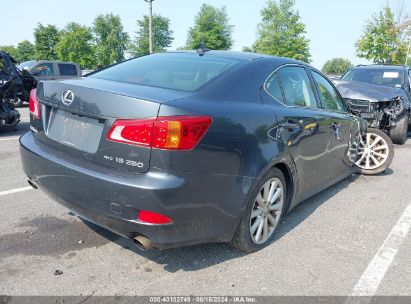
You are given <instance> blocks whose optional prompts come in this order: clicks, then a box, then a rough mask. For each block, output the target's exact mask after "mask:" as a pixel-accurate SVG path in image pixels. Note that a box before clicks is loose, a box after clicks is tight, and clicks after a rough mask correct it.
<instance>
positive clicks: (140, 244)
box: [133, 235, 153, 251]
mask: <svg viewBox="0 0 411 304" xmlns="http://www.w3.org/2000/svg"><path fill="white" fill-rule="evenodd" d="M133 241H134V244H136V246H137V248H138V249H140V250H142V251H145V250H148V249H151V248H153V244H152V243H151V241H150V239H148V238H146V237H145V236H142V235H139V236H137V237H135V238H134V239H133Z"/></svg>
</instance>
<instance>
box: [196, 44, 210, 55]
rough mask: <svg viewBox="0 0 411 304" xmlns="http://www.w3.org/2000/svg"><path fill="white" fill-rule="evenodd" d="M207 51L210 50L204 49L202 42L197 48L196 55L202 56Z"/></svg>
mask: <svg viewBox="0 0 411 304" xmlns="http://www.w3.org/2000/svg"><path fill="white" fill-rule="evenodd" d="M209 50H210V49H208V48H206V46H205V44H204V42H201V43H200V45H199V46H198V49H197V53H198V55H199V56H203V55H204V54H205V53H207V52H208V51H209Z"/></svg>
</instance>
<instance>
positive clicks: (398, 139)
mask: <svg viewBox="0 0 411 304" xmlns="http://www.w3.org/2000/svg"><path fill="white" fill-rule="evenodd" d="M407 132H408V117H407V115H404V116H403V117H402V118H401V119H400V120H399V121H398V122H397V124H396V125H395V126H394V127H392V128H391V129H390V138H391V139H392V142H393V143H394V144H397V145H403V144H404V143H405V142H406V141H407V137H408V136H407Z"/></svg>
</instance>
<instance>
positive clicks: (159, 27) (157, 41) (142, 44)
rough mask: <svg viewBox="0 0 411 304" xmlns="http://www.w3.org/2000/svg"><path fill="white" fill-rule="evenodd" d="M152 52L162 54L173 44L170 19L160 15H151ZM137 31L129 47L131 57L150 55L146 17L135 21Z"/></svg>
mask: <svg viewBox="0 0 411 304" xmlns="http://www.w3.org/2000/svg"><path fill="white" fill-rule="evenodd" d="M152 20H153V21H152V22H153V23H152V24H153V51H154V52H163V51H165V49H166V48H168V47H170V46H171V43H172V42H173V39H174V38H173V31H172V30H171V29H170V19H168V18H165V17H162V16H160V15H153V19H152ZM137 26H138V31H137V32H136V34H137V36H136V38H135V40H134V42H133V43H132V44H131V45H130V50H129V51H130V53H131V54H132V55H133V56H143V55H148V54H150V49H149V38H148V16H144V17H143V19H141V20H137Z"/></svg>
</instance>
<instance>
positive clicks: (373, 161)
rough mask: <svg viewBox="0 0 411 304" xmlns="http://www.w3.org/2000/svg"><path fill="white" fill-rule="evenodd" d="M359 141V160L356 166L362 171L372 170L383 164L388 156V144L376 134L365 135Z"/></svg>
mask: <svg viewBox="0 0 411 304" xmlns="http://www.w3.org/2000/svg"><path fill="white" fill-rule="evenodd" d="M361 139H362V140H360V145H359V149H358V156H359V159H358V160H357V161H356V163H355V164H356V165H357V166H358V167H360V168H362V169H366V170H372V169H376V168H378V167H380V166H382V165H383V164H384V162H385V161H386V160H387V158H388V156H389V149H388V144H387V142H386V141H385V140H384V138H382V137H381V136H379V135H378V134H374V133H365V134H364V135H363V136H362V138H361Z"/></svg>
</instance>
